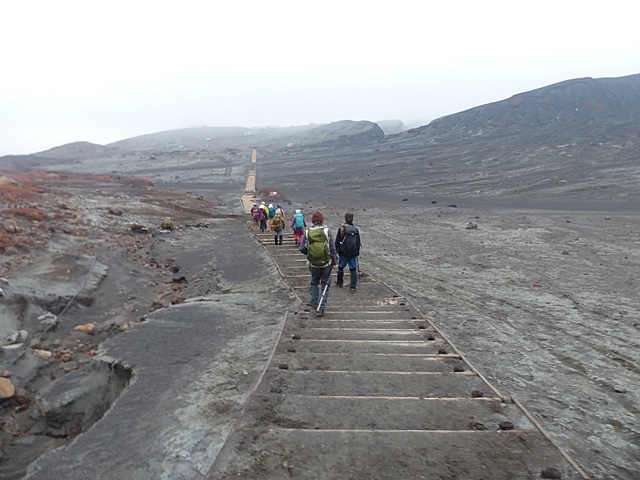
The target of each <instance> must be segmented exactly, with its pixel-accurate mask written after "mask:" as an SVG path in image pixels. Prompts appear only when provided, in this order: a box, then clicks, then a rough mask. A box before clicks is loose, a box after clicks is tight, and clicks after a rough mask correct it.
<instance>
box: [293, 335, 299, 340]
mask: <svg viewBox="0 0 640 480" xmlns="http://www.w3.org/2000/svg"><path fill="white" fill-rule="evenodd" d="M291 339H292V340H300V335H291Z"/></svg>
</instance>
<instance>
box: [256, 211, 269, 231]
mask: <svg viewBox="0 0 640 480" xmlns="http://www.w3.org/2000/svg"><path fill="white" fill-rule="evenodd" d="M254 218H257V220H258V223H259V224H260V231H261V232H262V233H264V231H265V230H266V229H267V216H266V215H265V214H264V210H263V209H262V208H258V209H257V210H256V211H255V217H254Z"/></svg>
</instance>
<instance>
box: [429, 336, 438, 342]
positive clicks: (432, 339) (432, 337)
mask: <svg viewBox="0 0 640 480" xmlns="http://www.w3.org/2000/svg"><path fill="white" fill-rule="evenodd" d="M435 339H436V337H435V335H429V336H428V337H427V340H428V341H430V342H433V341H435Z"/></svg>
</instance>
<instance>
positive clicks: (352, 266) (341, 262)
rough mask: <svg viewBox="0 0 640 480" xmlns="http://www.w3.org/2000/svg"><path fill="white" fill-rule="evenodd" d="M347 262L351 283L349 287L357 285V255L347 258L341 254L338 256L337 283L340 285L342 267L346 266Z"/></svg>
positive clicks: (342, 280) (342, 275) (342, 272)
mask: <svg viewBox="0 0 640 480" xmlns="http://www.w3.org/2000/svg"><path fill="white" fill-rule="evenodd" d="M347 264H349V272H350V273H351V283H350V285H349V288H356V285H358V257H353V258H349V257H345V256H342V255H341V256H340V257H338V280H337V283H338V284H339V285H342V283H343V282H344V267H346V266H347Z"/></svg>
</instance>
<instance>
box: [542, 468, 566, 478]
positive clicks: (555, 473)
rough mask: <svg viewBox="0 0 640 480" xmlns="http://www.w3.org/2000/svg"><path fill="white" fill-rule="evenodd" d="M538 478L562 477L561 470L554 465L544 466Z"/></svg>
mask: <svg viewBox="0 0 640 480" xmlns="http://www.w3.org/2000/svg"><path fill="white" fill-rule="evenodd" d="M540 478H552V479H556V480H557V479H560V478H562V472H561V471H560V470H558V469H557V468H554V467H545V468H543V469H542V471H541V472H540Z"/></svg>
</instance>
